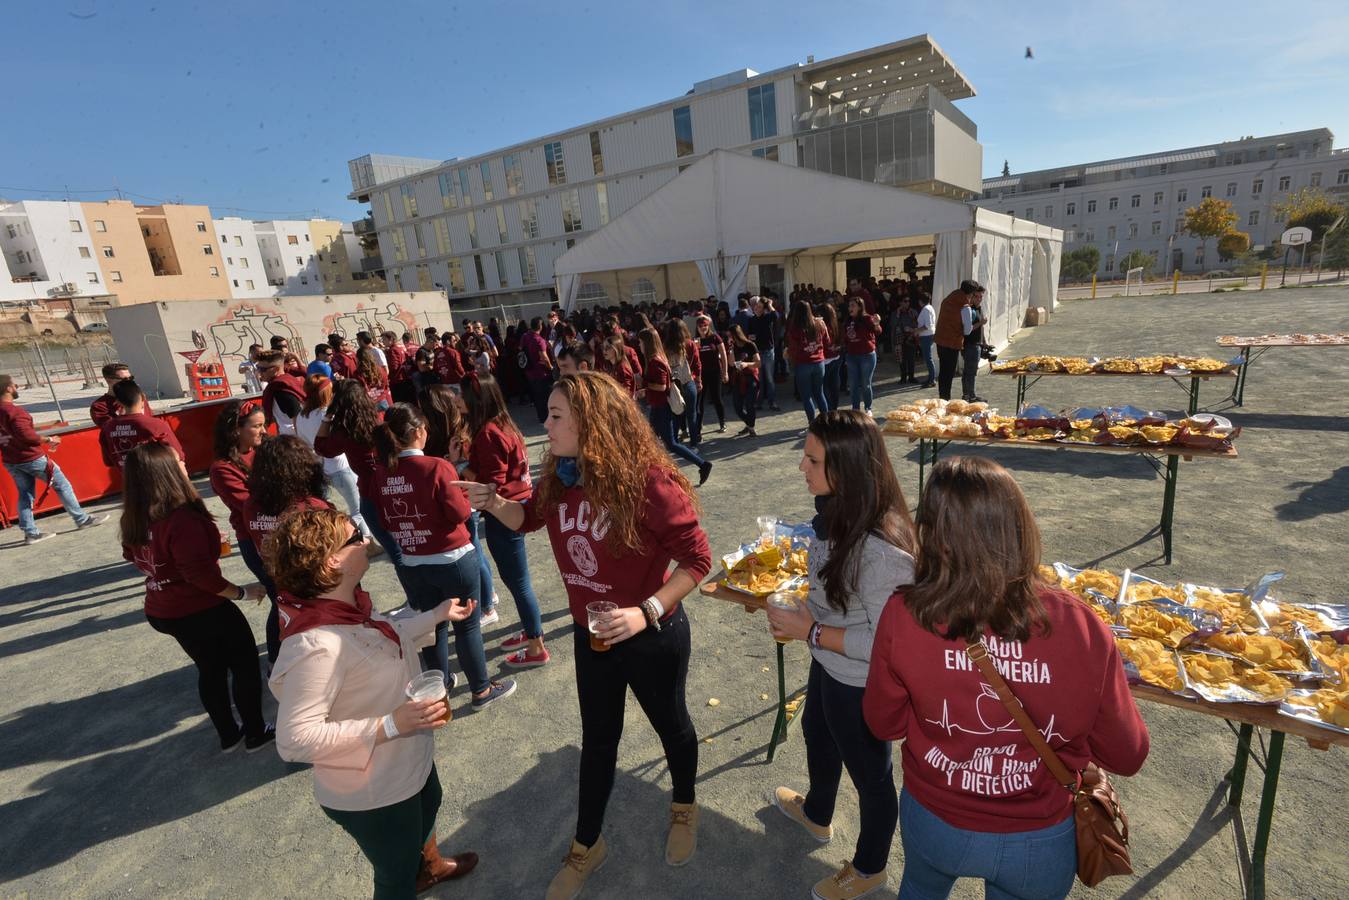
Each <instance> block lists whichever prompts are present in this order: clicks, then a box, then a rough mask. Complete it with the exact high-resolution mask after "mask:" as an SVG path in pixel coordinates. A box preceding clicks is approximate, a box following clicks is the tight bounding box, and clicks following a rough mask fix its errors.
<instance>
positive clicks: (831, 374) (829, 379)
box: [824, 356, 856, 409]
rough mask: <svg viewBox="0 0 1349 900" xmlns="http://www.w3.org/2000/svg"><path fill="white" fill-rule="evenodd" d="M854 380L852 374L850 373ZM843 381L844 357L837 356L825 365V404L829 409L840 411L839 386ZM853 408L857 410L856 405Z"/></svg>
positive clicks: (849, 376) (826, 361) (849, 375)
mask: <svg viewBox="0 0 1349 900" xmlns="http://www.w3.org/2000/svg"><path fill="white" fill-rule="evenodd" d="M848 378H849V379H851V378H852V373H851V372H849V373H848ZM842 380H843V357H841V356H835V357H834V358H833V359H828V360H825V363H824V402H825V403H826V404H827V408H828V409H838V395H839V391H840V388H839V384H840V382H841V381H842ZM853 408H854V409H855V408H856V404H854V406H853Z"/></svg>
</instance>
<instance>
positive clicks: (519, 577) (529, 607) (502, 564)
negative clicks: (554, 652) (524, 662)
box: [483, 514, 543, 638]
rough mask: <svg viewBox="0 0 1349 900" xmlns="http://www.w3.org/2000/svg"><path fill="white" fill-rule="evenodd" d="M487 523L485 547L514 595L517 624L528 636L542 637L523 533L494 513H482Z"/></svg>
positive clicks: (541, 623) (540, 620)
mask: <svg viewBox="0 0 1349 900" xmlns="http://www.w3.org/2000/svg"><path fill="white" fill-rule="evenodd" d="M483 521H484V522H486V523H487V549H488V550H490V551H491V552H492V559H494V560H496V564H497V574H498V575H499V576H501V580H502V581H504V582H506V589H507V590H509V591H510V592H511V597H513V598H514V599H515V611H516V612H517V613H518V614H519V616H520V627H521V628H522V629H523V630H524V632H525V636H526V637H529V638H541V637H543V617H542V616H540V615H539V599H538V598H537V597H535V596H534V585H533V584H532V583H531V582H530V580H529V559H528V558H527V557H526V556H525V536H524V535H523V534H521V533H520V532H518V531H513V530H512V529H510V528H507V527H506V526H505V525H502V524H501V521H500V520H499V519H497V517H496V516H493V515H490V514H489V515H486V516H483Z"/></svg>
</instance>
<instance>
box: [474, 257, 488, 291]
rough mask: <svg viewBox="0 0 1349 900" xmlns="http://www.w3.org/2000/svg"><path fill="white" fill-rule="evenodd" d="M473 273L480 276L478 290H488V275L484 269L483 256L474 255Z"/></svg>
mask: <svg viewBox="0 0 1349 900" xmlns="http://www.w3.org/2000/svg"><path fill="white" fill-rule="evenodd" d="M473 274H474V275H477V276H478V290H480V291H485V290H487V276H486V275H484V274H483V271H482V257H481V256H474V257H473Z"/></svg>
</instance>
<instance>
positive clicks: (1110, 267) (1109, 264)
mask: <svg viewBox="0 0 1349 900" xmlns="http://www.w3.org/2000/svg"><path fill="white" fill-rule="evenodd" d="M1105 270H1106V271H1107V272H1113V271H1115V254H1113V253H1108V254H1106V257H1105Z"/></svg>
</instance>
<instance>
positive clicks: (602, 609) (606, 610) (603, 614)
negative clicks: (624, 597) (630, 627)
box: [586, 600, 618, 653]
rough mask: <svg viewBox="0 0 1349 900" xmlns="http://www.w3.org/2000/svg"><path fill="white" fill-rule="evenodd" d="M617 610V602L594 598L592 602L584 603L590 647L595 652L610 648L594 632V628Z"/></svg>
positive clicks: (606, 650) (607, 650) (604, 651)
mask: <svg viewBox="0 0 1349 900" xmlns="http://www.w3.org/2000/svg"><path fill="white" fill-rule="evenodd" d="M617 610H618V604H617V603H611V602H610V601H608V600H596V601H595V602H594V603H587V604H586V630H588V631H589V632H590V649H591V650H594V651H595V652H596V653H608V652H609V650H610V647H609V645H608V644H606V643H605V642H604V641H603V640H602V639H601V638H600V637H599V636H597V635H596V634H595V630H596V629H597V628H599V627H600V626H601V625H603V624H605V623H606V622H607V621H608V619H609V617H610V616H611V615H613V614H614V613H615V612H617Z"/></svg>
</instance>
